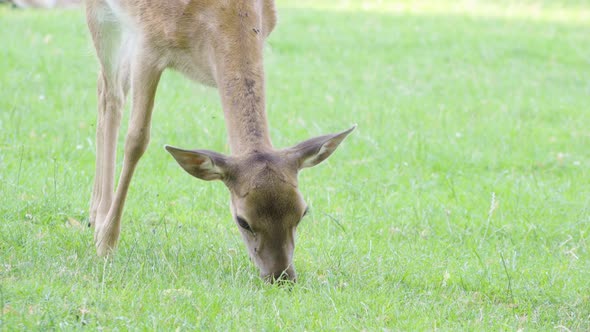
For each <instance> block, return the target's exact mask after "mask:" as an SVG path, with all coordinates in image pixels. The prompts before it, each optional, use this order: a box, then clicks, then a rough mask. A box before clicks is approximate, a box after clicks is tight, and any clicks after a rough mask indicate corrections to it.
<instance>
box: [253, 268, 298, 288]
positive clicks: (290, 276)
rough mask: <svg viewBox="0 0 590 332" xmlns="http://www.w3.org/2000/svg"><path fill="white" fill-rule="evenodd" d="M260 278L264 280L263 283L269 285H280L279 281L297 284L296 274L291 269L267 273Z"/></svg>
mask: <svg viewBox="0 0 590 332" xmlns="http://www.w3.org/2000/svg"><path fill="white" fill-rule="evenodd" d="M261 277H262V279H264V281H266V282H269V283H271V284H274V283H280V282H281V281H291V282H297V273H296V272H295V270H294V269H293V268H291V267H289V268H287V269H286V270H281V271H277V272H272V273H268V274H266V275H262V276H261Z"/></svg>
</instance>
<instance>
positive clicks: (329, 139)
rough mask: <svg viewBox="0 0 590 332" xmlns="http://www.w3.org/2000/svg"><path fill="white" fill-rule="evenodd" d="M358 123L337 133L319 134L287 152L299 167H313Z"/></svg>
mask: <svg viewBox="0 0 590 332" xmlns="http://www.w3.org/2000/svg"><path fill="white" fill-rule="evenodd" d="M355 128H356V125H354V126H352V127H351V128H349V129H347V130H345V131H343V132H340V133H336V134H330V135H324V136H318V137H314V138H311V139H308V140H307V141H304V142H301V143H299V144H297V145H296V146H294V147H292V148H289V149H287V154H288V155H290V156H292V157H291V158H294V159H295V161H296V162H297V165H298V168H299V169H302V168H306V167H313V166H315V165H317V164H319V163H321V162H322V161H324V160H326V158H328V157H329V156H330V155H331V154H332V153H333V152H334V151H336V148H337V147H338V145H340V143H342V141H343V140H344V139H345V138H346V136H348V134H350V133H351V132H352V131H353V130H354V129H355Z"/></svg>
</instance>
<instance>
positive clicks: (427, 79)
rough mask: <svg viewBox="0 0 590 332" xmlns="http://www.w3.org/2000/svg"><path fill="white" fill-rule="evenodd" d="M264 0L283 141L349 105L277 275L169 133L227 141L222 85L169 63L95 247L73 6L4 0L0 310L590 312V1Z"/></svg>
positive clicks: (507, 319) (495, 320)
mask: <svg viewBox="0 0 590 332" xmlns="http://www.w3.org/2000/svg"><path fill="white" fill-rule="evenodd" d="M278 5H279V15H280V20H279V21H280V22H279V25H278V28H277V30H276V31H275V32H274V33H273V34H272V36H271V38H270V40H269V43H268V47H267V52H266V71H267V87H268V92H267V95H268V99H267V104H268V112H269V119H270V122H271V127H272V129H271V133H272V136H273V140H274V143H275V145H276V146H287V145H291V144H294V143H296V142H298V141H300V140H303V139H305V138H308V137H311V136H314V135H319V134H324V133H328V132H335V131H338V130H342V129H345V128H347V127H348V126H350V125H351V124H352V123H358V125H359V127H358V129H357V131H356V132H355V133H354V134H353V135H352V136H351V137H350V138H349V139H348V140H347V141H346V142H345V143H344V144H343V146H342V147H341V148H340V149H339V150H338V151H337V152H336V153H335V155H334V156H332V157H331V158H330V160H329V161H328V162H326V163H325V164H322V166H319V167H317V168H315V169H313V170H309V171H304V172H303V173H302V174H301V176H300V182H301V183H300V186H301V188H302V192H303V193H304V195H305V196H306V199H307V201H308V203H309V205H310V207H311V214H310V216H309V217H307V218H306V220H305V221H304V222H303V223H302V224H301V226H300V227H299V236H298V243H297V250H296V253H295V265H296V267H297V270H298V272H299V283H298V284H297V285H295V286H294V287H292V288H291V289H288V288H281V287H276V286H272V285H266V284H264V283H263V282H261V281H260V280H259V278H258V276H257V271H256V270H255V268H254V266H253V264H252V263H250V262H249V260H248V258H247V253H246V250H245V248H244V246H243V244H242V243H241V239H240V237H239V234H238V230H237V228H236V226H235V225H234V224H233V222H232V221H231V220H230V214H229V211H228V209H227V199H228V194H227V193H226V191H225V189H224V187H223V185H222V184H220V183H209V182H203V181H196V180H195V181H192V180H190V178H189V177H188V175H186V174H185V173H184V172H183V171H182V170H181V169H180V168H179V167H178V166H177V165H176V163H175V162H174V160H173V159H172V158H171V157H170V156H169V155H168V154H167V153H166V152H165V151H164V150H163V149H162V146H163V145H164V144H166V143H169V144H173V145H177V146H182V147H192V148H207V149H213V150H217V151H222V152H227V151H228V147H227V144H226V138H225V125H224V123H223V119H222V115H221V114H222V113H221V110H220V105H219V101H218V97H217V92H216V91H215V90H212V89H208V88H204V87H201V86H198V85H195V84H191V83H189V82H188V81H187V80H185V79H184V78H182V77H181V76H180V75H178V74H176V73H173V72H167V73H166V74H165V75H164V78H163V80H162V82H161V84H160V89H159V91H158V97H157V100H156V106H155V113H154V119H153V129H152V141H151V142H152V143H151V145H150V148H149V149H148V151H147V153H146V155H145V156H144V158H143V159H142V161H141V163H140V166H139V169H138V171H137V173H136V176H135V178H134V181H133V185H132V188H131V190H130V196H129V199H128V201H127V206H126V210H125V215H124V221H123V230H122V237H121V243H120V247H119V251H118V253H117V255H116V256H115V257H114V258H113V259H112V260H103V259H101V258H98V257H96V255H95V253H94V247H93V244H92V233H91V230H90V229H87V228H85V227H81V226H79V225H78V223H77V221H79V222H80V223H84V220H85V218H86V215H87V207H88V202H89V198H90V191H91V184H92V176H93V170H94V166H93V163H94V128H95V121H96V120H95V119H96V115H95V113H96V96H95V82H96V80H95V78H96V72H97V61H96V58H95V56H94V52H93V49H92V46H91V44H90V41H89V36H88V33H87V31H86V27H85V23H84V17H83V15H82V14H81V12H80V11H75V10H74V11H51V12H49V11H23V10H13V9H11V8H9V7H8V6H0V41H1V44H2V46H1V47H0V215H1V216H2V220H1V222H0V330H7V331H12V330H50V329H57V330H75V329H81V328H84V327H86V328H90V329H92V330H95V329H106V330H128V329H130V330H164V331H165V330H173V329H179V330H194V329H207V330H228V329H233V330H279V329H281V330H296V331H300V330H363V329H365V330H369V331H378V330H382V329H392V330H408V331H414V330H434V329H441V330H491V331H497V330H518V329H523V330H549V331H554V330H558V331H567V330H572V331H584V330H590V283H589V282H588V280H590V253H589V247H588V244H589V237H590V171H589V169H590V150H589V147H590V130H589V125H590V106H589V105H590V79H589V78H590V4H589V3H588V2H586V1H566V0H562V1H520V2H514V1H501V2H492V1H478V2H473V1H464V2H452V1H448V2H446V1H445V2H443V1H434V0H432V1H426V0H425V1H420V2H414V3H412V2H410V1H407V2H396V3H394V2H391V1H363V2H361V1H353V0H351V1H328V0H325V1H307V0H306V1H295V0H292V1H287V0H285V1H280V2H279V4H278ZM124 123H125V122H124ZM123 127H124V128H122V129H123V130H125V125H124V126H123ZM119 160H120V158H119ZM119 166H120V161H119ZM336 221H337V222H336ZM338 224H341V225H342V228H341V227H340V226H339V225H338Z"/></svg>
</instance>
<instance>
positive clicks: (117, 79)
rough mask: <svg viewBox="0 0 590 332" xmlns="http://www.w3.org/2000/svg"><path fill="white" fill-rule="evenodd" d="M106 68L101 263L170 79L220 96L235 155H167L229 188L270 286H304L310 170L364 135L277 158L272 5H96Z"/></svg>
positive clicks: (211, 0) (307, 145) (317, 141)
mask: <svg viewBox="0 0 590 332" xmlns="http://www.w3.org/2000/svg"><path fill="white" fill-rule="evenodd" d="M86 14H87V23H88V27H89V29H90V32H91V35H92V40H93V42H94V46H95V48H96V52H97V54H98V59H99V62H100V73H99V76H98V120H97V128H96V150H97V151H96V176H95V182H94V189H93V192H92V199H91V207H90V224H91V225H93V226H94V228H95V230H94V241H95V244H96V248H97V253H98V255H101V256H102V255H107V254H109V253H111V252H112V251H113V250H114V249H115V247H116V244H117V240H118V238H119V232H120V225H121V216H122V213H123V206H124V204H125V198H126V196H127V191H128V188H129V185H130V183H131V178H132V176H133V172H134V170H135V168H136V166H137V163H138V161H139V159H140V158H141V156H142V155H143V153H144V152H145V150H146V148H147V145H148V142H149V137H150V127H151V124H150V122H151V115H152V108H153V105H154V95H155V93H156V88H157V86H158V82H159V80H160V76H161V74H162V72H163V70H164V69H166V68H173V69H176V70H178V71H179V72H181V73H183V74H184V75H186V76H187V77H189V78H190V79H192V80H195V81H199V82H201V83H203V84H206V85H209V86H214V87H217V88H218V90H219V94H220V97H221V104H222V108H223V113H224V118H225V123H226V127H227V133H228V137H229V145H230V150H231V155H229V156H227V155H223V154H220V153H216V152H213V151H208V150H183V149H178V148H174V147H171V146H166V150H168V152H170V153H171V154H172V156H173V157H174V158H175V159H176V161H177V162H178V163H179V164H180V166H182V168H183V169H184V170H185V171H187V172H188V173H189V174H191V175H193V176H195V177H197V178H199V179H203V180H221V181H223V182H224V183H225V185H226V186H227V188H228V189H229V191H230V197H231V200H230V203H231V204H230V208H231V213H232V215H233V217H234V220H235V222H236V223H237V224H238V226H239V229H240V232H241V234H242V238H243V240H244V242H245V243H246V246H247V247H248V251H249V254H250V257H251V259H252V260H253V261H254V262H255V264H256V265H257V267H258V268H259V270H260V274H261V277H262V278H264V279H265V280H269V281H271V282H272V281H273V280H276V279H279V278H280V279H288V280H293V281H295V280H296V273H295V268H294V267H293V250H294V246H295V233H296V228H297V225H298V224H299V221H300V220H301V218H302V217H303V216H304V214H305V212H306V209H307V207H306V204H305V202H304V201H303V198H302V196H301V194H300V192H299V190H298V188H297V173H298V171H299V170H300V169H302V168H305V167H311V166H314V165H316V164H318V163H320V162H321V161H323V160H324V159H326V158H327V157H328V156H330V155H331V154H332V152H334V150H335V149H336V148H337V147H338V145H339V144H340V143H341V142H342V140H344V138H345V137H346V136H347V135H348V134H349V133H350V132H351V131H352V130H354V127H352V128H350V129H348V130H346V131H343V132H341V133H337V134H331V135H325V136H320V137H316V138H312V139H309V140H307V141H304V142H302V143H300V144H298V145H296V146H294V147H291V148H286V149H274V148H273V146H272V144H271V140H270V137H269V130H268V125H267V119H266V111H265V99H264V91H265V85H264V68H263V46H264V40H265V38H266V37H267V36H268V35H269V34H270V32H271V31H272V30H273V28H274V26H275V23H276V12H275V5H274V1H272V0H166V1H162V0H87V2H86ZM130 88H131V96H132V107H131V116H130V120H129V126H128V132H127V137H126V140H125V147H124V160H123V167H122V170H121V175H120V178H119V183H118V186H117V188H116V191H115V188H114V172H115V158H116V144H117V135H118V131H119V125H120V122H121V111H122V108H123V106H124V103H125V100H126V96H127V93H128V91H129V90H130Z"/></svg>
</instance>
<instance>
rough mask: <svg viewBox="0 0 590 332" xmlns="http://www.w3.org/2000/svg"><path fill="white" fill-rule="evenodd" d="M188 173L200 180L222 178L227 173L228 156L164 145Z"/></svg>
mask: <svg viewBox="0 0 590 332" xmlns="http://www.w3.org/2000/svg"><path fill="white" fill-rule="evenodd" d="M164 148H165V149H166V151H168V152H170V154H171V155H172V157H174V159H176V161H177V162H178V164H179V165H180V166H181V167H182V168H183V169H184V170H185V171H187V173H189V174H190V175H192V176H194V177H197V178H199V179H202V180H207V181H211V180H223V179H224V178H225V177H226V176H227V173H228V168H229V167H228V165H229V157H227V156H225V155H223V154H221V153H217V152H213V151H209V150H183V149H179V148H175V147H172V146H169V145H166V146H164Z"/></svg>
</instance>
